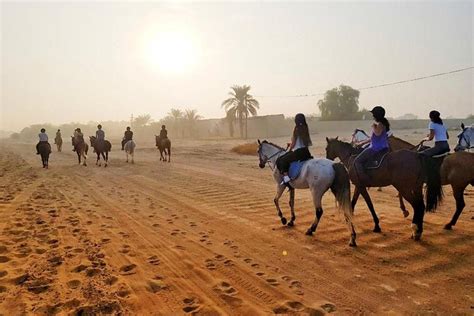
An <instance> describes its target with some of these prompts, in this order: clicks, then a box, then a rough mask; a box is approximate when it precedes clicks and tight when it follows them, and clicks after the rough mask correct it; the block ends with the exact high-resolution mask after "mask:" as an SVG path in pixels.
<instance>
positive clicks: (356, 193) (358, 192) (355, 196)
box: [351, 186, 360, 211]
mask: <svg viewBox="0 0 474 316" xmlns="http://www.w3.org/2000/svg"><path fill="white" fill-rule="evenodd" d="M359 195H360V191H359V189H358V187H357V186H356V187H355V188H354V195H353V196H352V201H351V206H352V209H353V211H355V206H356V204H357V200H358V199H359Z"/></svg>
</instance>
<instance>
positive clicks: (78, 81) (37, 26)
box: [0, 1, 474, 131]
mask: <svg viewBox="0 0 474 316" xmlns="http://www.w3.org/2000/svg"><path fill="white" fill-rule="evenodd" d="M0 6H1V41H0V44H1V77H0V79H1V83H0V86H1V91H0V92H1V105H0V106H1V107H0V129H1V130H15V131H16V130H20V129H21V128H23V127H25V126H27V125H30V124H34V123H46V122H49V123H53V124H57V123H66V122H88V121H97V122H100V121H105V120H127V119H129V118H130V116H131V114H133V115H135V116H137V115H140V114H150V115H151V116H152V117H153V118H154V119H155V120H158V119H160V118H162V117H164V116H165V115H166V114H167V113H168V112H169V110H170V109H171V108H181V109H197V110H198V112H199V113H200V114H201V115H202V116H203V117H205V118H216V117H223V116H224V111H223V109H222V108H221V103H222V101H223V100H225V99H226V98H227V97H228V92H229V90H230V87H231V86H233V85H236V84H238V85H243V84H247V85H250V86H251V87H252V89H251V93H252V94H253V95H255V96H256V98H257V100H258V101H259V102H260V110H259V112H258V113H259V114H261V115H265V114H273V113H283V114H285V115H289V116H294V115H295V114H296V113H298V112H303V113H306V114H318V113H319V109H318V107H317V101H318V100H319V99H320V98H321V96H315V97H307V98H294V97H277V96H291V95H300V94H314V93H321V92H323V93H324V92H325V91H326V90H329V89H332V88H334V87H336V86H338V85H340V84H346V85H349V86H352V87H353V88H360V87H365V86H371V85H376V84H383V83H387V82H394V81H399V80H405V79H410V78H414V77H420V76H425V75H430V74H435V73H439V72H445V71H450V70H454V69H459V68H464V67H469V66H473V65H474V62H473V61H474V56H473V54H474V47H473V45H474V41H473V29H474V24H473V23H474V22H473V16H474V4H473V1H464V2H459V1H457V2H456V1H417V2H412V1H396V2H395V1H394V2H387V1H384V2H355V1H347V2H231V3H230V2H207V3H204V2H202V3H191V2H167V3H165V2H94V1H93V2H80V1H75V2H66V1H62V2H58V1H56V2H38V1H35V2H5V1H3V2H1V4H0ZM473 89H474V70H468V71H465V72H460V73H456V74H452V75H449V76H443V77H437V78H431V79H427V80H422V81H417V82H412V83H407V84H402V85H396V86H390V87H383V88H378V89H371V90H363V91H361V96H360V99H359V103H360V107H365V108H371V107H372V106H374V105H383V106H384V107H385V108H386V110H387V113H388V116H390V117H397V116H400V115H403V114H405V113H414V114H416V115H418V116H419V117H423V118H424V117H427V115H428V112H429V111H430V110H431V109H437V110H439V111H440V112H441V113H442V116H443V117H448V116H451V117H466V116H467V115H469V114H472V113H474V93H473ZM265 96H270V97H265Z"/></svg>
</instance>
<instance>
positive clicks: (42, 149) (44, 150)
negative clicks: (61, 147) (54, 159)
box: [38, 142, 51, 169]
mask: <svg viewBox="0 0 474 316" xmlns="http://www.w3.org/2000/svg"><path fill="white" fill-rule="evenodd" d="M38 152H39V153H40V155H41V162H42V163H43V168H45V169H48V167H49V154H50V153H51V146H50V144H48V143H47V142H41V143H40V144H39V145H38Z"/></svg>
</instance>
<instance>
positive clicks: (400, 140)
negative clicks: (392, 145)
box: [388, 135, 415, 146]
mask: <svg viewBox="0 0 474 316" xmlns="http://www.w3.org/2000/svg"><path fill="white" fill-rule="evenodd" d="M388 139H389V140H390V139H392V140H395V141H397V142H400V143H403V144H405V145H407V146H415V145H413V144H412V143H410V142H407V141H406V140H403V139H401V138H398V137H396V136H393V135H392V136H390V137H389V138H388Z"/></svg>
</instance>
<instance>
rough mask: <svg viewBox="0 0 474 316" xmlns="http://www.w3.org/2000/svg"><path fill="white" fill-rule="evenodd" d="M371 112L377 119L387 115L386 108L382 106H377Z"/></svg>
mask: <svg viewBox="0 0 474 316" xmlns="http://www.w3.org/2000/svg"><path fill="white" fill-rule="evenodd" d="M370 112H371V113H372V115H373V116H374V117H375V118H376V119H381V118H384V117H385V109H384V108H383V107H381V106H375V107H374V108H373V109H372V110H371V111H370Z"/></svg>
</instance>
